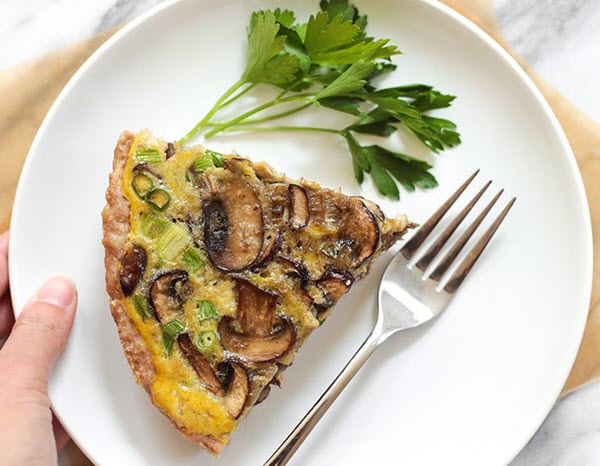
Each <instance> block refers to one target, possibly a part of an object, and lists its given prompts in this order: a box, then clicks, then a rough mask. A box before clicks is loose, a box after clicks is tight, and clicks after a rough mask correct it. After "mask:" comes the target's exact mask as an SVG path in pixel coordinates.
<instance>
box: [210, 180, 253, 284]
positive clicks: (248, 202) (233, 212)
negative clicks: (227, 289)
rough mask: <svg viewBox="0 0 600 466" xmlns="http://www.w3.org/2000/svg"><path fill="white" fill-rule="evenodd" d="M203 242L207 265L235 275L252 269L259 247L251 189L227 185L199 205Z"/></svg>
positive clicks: (244, 183) (240, 183) (232, 183)
mask: <svg viewBox="0 0 600 466" xmlns="http://www.w3.org/2000/svg"><path fill="white" fill-rule="evenodd" d="M203 213H204V243H205V244H206V249H207V251H208V257H209V258H210V260H211V262H212V263H213V264H214V265H215V266H216V267H218V268H220V269H221V270H225V271H228V272H239V271H242V270H245V269H247V268H249V267H251V266H252V264H254V263H255V262H256V260H257V258H258V257H259V255H260V253H261V251H262V246H263V235H264V232H263V217H262V208H261V205H260V201H259V200H258V196H257V195H256V191H254V188H252V186H250V185H249V184H247V183H246V182H244V181H234V182H231V183H229V184H227V185H225V187H224V188H223V189H222V190H221V191H220V192H219V193H216V194H214V195H213V196H212V197H211V198H209V199H207V200H206V201H205V203H204V206H203Z"/></svg>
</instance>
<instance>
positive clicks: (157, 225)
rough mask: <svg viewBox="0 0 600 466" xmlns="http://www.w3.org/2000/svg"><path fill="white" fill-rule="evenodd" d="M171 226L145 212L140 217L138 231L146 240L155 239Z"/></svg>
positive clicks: (165, 221) (166, 221)
mask: <svg viewBox="0 0 600 466" xmlns="http://www.w3.org/2000/svg"><path fill="white" fill-rule="evenodd" d="M169 225H171V222H169V221H168V220H165V219H163V218H158V217H156V216H155V215H152V214H148V213H146V212H144V213H142V214H141V215H140V230H141V231H142V235H144V236H145V237H146V238H148V239H156V238H158V237H159V236H161V235H162V234H163V233H164V232H165V231H167V229H168V228H169Z"/></svg>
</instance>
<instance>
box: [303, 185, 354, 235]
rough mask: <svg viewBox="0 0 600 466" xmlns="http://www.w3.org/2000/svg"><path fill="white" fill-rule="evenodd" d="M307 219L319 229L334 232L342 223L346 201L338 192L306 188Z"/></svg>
mask: <svg viewBox="0 0 600 466" xmlns="http://www.w3.org/2000/svg"><path fill="white" fill-rule="evenodd" d="M307 193H308V211H309V220H310V222H313V223H314V224H315V225H316V226H318V227H319V228H320V229H322V230H325V231H328V232H331V233H335V232H337V231H338V230H339V228H340V225H341V224H342V221H343V218H344V213H345V212H346V210H348V205H347V204H348V201H347V199H346V198H344V197H341V196H340V194H339V193H336V192H333V191H324V190H312V189H308V190H307Z"/></svg>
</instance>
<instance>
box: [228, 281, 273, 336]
mask: <svg viewBox="0 0 600 466" xmlns="http://www.w3.org/2000/svg"><path fill="white" fill-rule="evenodd" d="M235 283H236V289H237V306H238V308H237V318H236V320H237V322H238V323H239V325H240V327H241V329H242V332H243V333H244V334H246V335H248V336H253V337H267V336H269V335H270V334H271V330H272V329H273V324H274V320H275V307H276V305H277V296H276V295H274V294H272V293H268V292H267V291H264V290H261V289H260V288H258V287H257V286H254V285H253V284H252V283H250V282H249V281H247V280H242V279H240V278H238V279H236V280H235Z"/></svg>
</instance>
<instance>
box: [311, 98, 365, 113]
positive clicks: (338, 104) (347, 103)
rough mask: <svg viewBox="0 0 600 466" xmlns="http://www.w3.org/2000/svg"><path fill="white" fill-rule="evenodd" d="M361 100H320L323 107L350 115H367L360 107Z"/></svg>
mask: <svg viewBox="0 0 600 466" xmlns="http://www.w3.org/2000/svg"><path fill="white" fill-rule="evenodd" d="M359 102H360V101H359V100H358V99H355V98H353V97H324V98H322V99H320V100H319V103H320V104H321V105H322V106H323V107H328V108H332V109H334V110H338V111H340V112H344V113H349V114H350V115H365V116H366V114H364V113H363V112H362V110H361V109H360V107H359Z"/></svg>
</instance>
